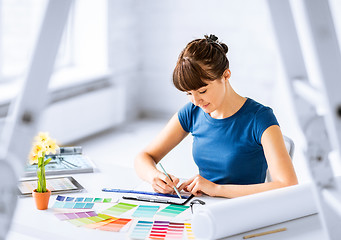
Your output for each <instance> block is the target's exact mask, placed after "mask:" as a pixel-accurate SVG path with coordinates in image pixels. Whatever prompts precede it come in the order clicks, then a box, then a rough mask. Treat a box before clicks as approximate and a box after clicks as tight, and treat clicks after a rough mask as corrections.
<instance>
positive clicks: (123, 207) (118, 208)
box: [102, 202, 137, 216]
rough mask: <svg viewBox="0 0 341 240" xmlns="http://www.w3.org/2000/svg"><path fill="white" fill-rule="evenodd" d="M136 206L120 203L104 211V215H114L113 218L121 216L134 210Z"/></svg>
mask: <svg viewBox="0 0 341 240" xmlns="http://www.w3.org/2000/svg"><path fill="white" fill-rule="evenodd" d="M136 206H137V205H135V204H129V203H123V202H120V203H118V204H116V205H114V206H112V207H111V208H108V209H106V210H104V211H103V212H102V213H104V214H108V215H112V216H119V215H121V214H123V213H125V212H128V211H129V210H131V209H133V208H134V207H136Z"/></svg>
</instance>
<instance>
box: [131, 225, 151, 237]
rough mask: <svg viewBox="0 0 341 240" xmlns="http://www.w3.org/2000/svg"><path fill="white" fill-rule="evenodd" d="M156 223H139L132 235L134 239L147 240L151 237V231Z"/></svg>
mask: <svg viewBox="0 0 341 240" xmlns="http://www.w3.org/2000/svg"><path fill="white" fill-rule="evenodd" d="M153 223H154V222H151V221H138V222H137V224H136V225H135V227H134V229H133V231H132V232H131V234H130V238H132V239H146V238H147V237H148V236H149V233H150V229H151V228H152V226H153Z"/></svg>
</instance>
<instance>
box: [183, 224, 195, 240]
mask: <svg viewBox="0 0 341 240" xmlns="http://www.w3.org/2000/svg"><path fill="white" fill-rule="evenodd" d="M185 229H186V232H187V239H195V237H194V234H193V231H192V225H191V224H190V223H185Z"/></svg>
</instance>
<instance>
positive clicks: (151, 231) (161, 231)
mask: <svg viewBox="0 0 341 240" xmlns="http://www.w3.org/2000/svg"><path fill="white" fill-rule="evenodd" d="M185 226H188V225H185V223H180V222H169V221H153V222H152V221H138V222H137V224H136V225H135V227H134V229H133V230H132V232H131V234H130V238H132V239H155V240H161V239H183V233H184V229H185ZM189 227H190V225H189ZM186 231H187V230H186ZM187 236H190V235H189V234H188V233H187ZM191 236H193V238H190V239H194V235H193V233H192V235H191Z"/></svg>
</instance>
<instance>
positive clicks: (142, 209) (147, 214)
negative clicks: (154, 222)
mask: <svg viewBox="0 0 341 240" xmlns="http://www.w3.org/2000/svg"><path fill="white" fill-rule="evenodd" d="M159 208H160V207H159V206H150V205H140V206H139V207H138V208H137V209H136V210H135V212H134V213H133V215H132V216H133V217H137V218H153V217H154V215H155V213H156V212H157V211H158V210H159Z"/></svg>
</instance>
